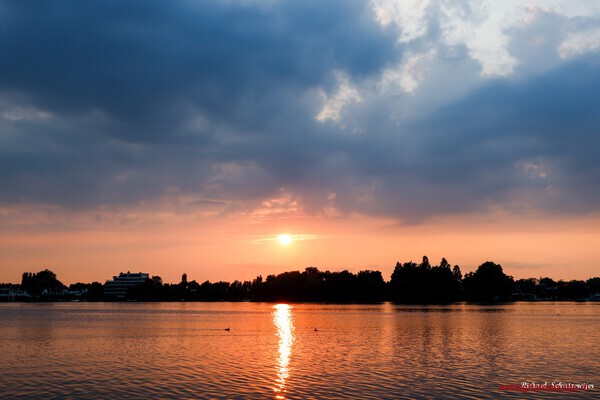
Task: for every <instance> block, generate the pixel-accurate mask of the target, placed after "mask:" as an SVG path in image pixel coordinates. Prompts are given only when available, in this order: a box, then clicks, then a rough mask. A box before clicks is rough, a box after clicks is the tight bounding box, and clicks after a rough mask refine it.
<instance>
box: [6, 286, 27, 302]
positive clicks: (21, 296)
mask: <svg viewBox="0 0 600 400" xmlns="http://www.w3.org/2000/svg"><path fill="white" fill-rule="evenodd" d="M28 298H29V293H27V292H23V291H22V290H20V289H19V288H17V287H14V286H12V285H11V286H3V287H0V301H15V300H26V299H28Z"/></svg>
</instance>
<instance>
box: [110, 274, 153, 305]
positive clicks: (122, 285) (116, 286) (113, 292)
mask: <svg viewBox="0 0 600 400" xmlns="http://www.w3.org/2000/svg"><path fill="white" fill-rule="evenodd" d="M149 277H150V275H149V274H147V273H145V272H135V273H131V272H129V271H127V272H126V273H124V272H121V273H120V274H119V276H113V279H112V280H107V281H106V283H105V284H104V297H106V298H113V299H124V298H125V297H126V296H127V291H128V290H129V289H131V288H132V287H135V286H138V285H141V284H142V283H144V282H146V280H148V279H149Z"/></svg>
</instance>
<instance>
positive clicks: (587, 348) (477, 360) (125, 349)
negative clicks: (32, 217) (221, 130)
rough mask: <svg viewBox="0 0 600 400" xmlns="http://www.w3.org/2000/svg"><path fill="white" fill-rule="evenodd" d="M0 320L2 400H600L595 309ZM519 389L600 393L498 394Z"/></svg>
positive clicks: (205, 306)
mask: <svg viewBox="0 0 600 400" xmlns="http://www.w3.org/2000/svg"><path fill="white" fill-rule="evenodd" d="M0 321H1V322H0V324H1V325H0V398H2V399H17V398H18V399H215V398H227V399H231V398H236V399H237V398H239V399H272V398H275V399H311V398H314V399H343V398H353V399H354V398H355V399H409V398H410V399H413V398H423V399H440V398H463V399H481V398H514V399H517V398H540V399H542V398H544V399H545V398H549V397H551V398H561V399H568V398H572V399H586V398H591V397H595V398H600V357H599V356H598V345H599V344H600V304H599V303H570V302H561V303H550V302H548V303H546V302H538V303H513V304H503V305H472V304H454V305H448V306H439V305H438V306H405V305H394V304H390V303H385V304H376V305H331V304H328V305H324V304H290V305H287V304H278V305H275V304H266V303H44V304H42V303H30V304H27V303H0ZM227 328H229V330H226V329H227ZM521 382H528V383H529V384H531V383H533V382H535V383H537V384H540V383H545V382H547V383H548V385H551V383H552V382H555V383H556V384H558V383H559V382H562V384H565V383H573V384H581V383H589V384H594V385H597V387H594V388H593V389H590V390H588V391H586V392H562V393H560V394H556V393H554V394H550V393H546V392H534V391H530V392H526V393H523V392H517V391H508V390H501V389H500V385H519V384H521ZM547 387H548V386H547ZM561 390H563V389H561Z"/></svg>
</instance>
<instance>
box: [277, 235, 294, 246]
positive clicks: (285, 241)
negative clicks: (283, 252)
mask: <svg viewBox="0 0 600 400" xmlns="http://www.w3.org/2000/svg"><path fill="white" fill-rule="evenodd" d="M277 240H279V244H280V245H282V246H289V245H290V243H292V237H291V236H290V235H279V236H277Z"/></svg>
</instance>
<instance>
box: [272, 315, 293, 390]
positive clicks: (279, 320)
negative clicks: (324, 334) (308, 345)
mask: <svg viewBox="0 0 600 400" xmlns="http://www.w3.org/2000/svg"><path fill="white" fill-rule="evenodd" d="M273 308H274V309H275V311H273V323H274V324H275V326H276V327H277V336H279V358H278V359H277V364H278V367H279V370H278V372H277V379H276V380H275V387H274V388H273V390H274V391H275V398H276V399H285V382H286V380H287V378H288V377H289V375H290V371H289V368H288V365H289V363H290V354H291V352H292V343H293V342H294V325H293V323H292V307H290V306H289V305H288V304H277V305H276V306H274V307H273Z"/></svg>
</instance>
